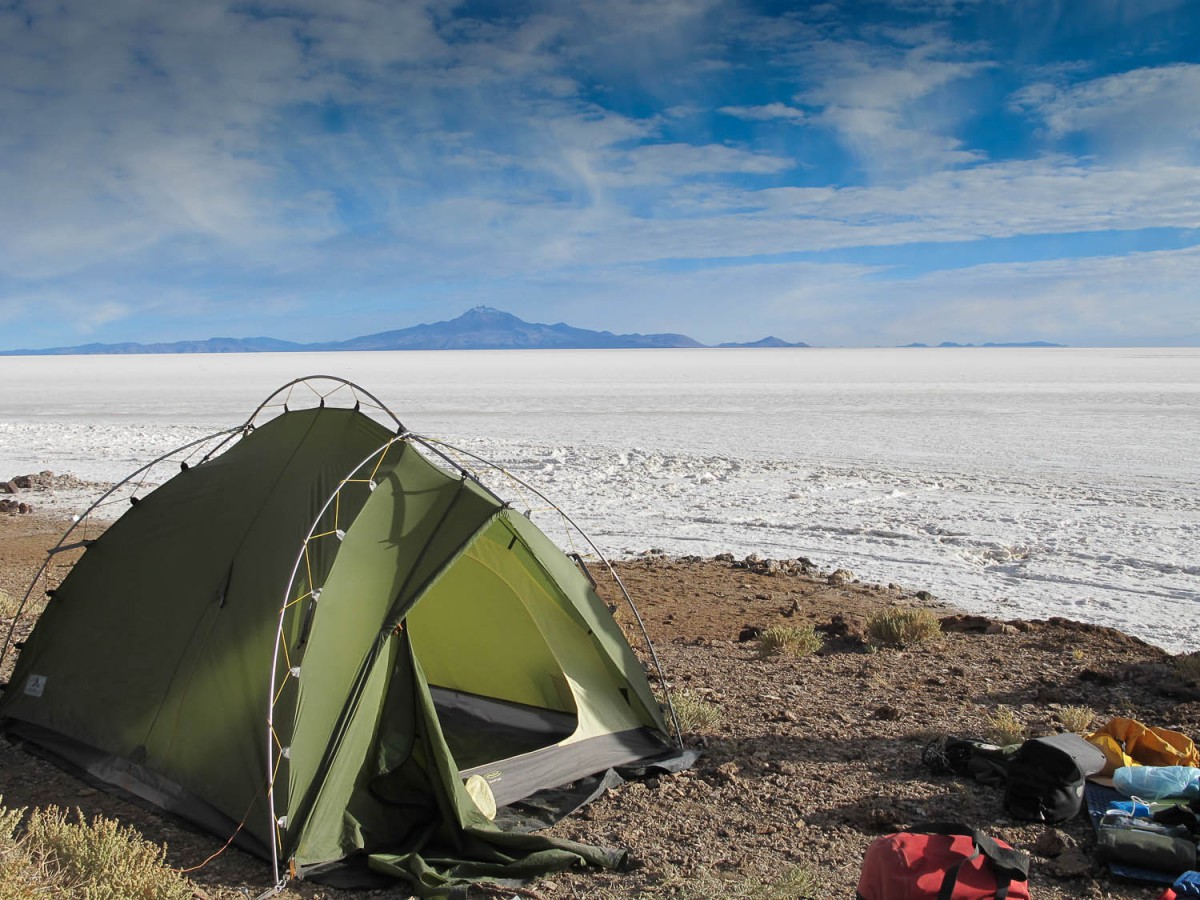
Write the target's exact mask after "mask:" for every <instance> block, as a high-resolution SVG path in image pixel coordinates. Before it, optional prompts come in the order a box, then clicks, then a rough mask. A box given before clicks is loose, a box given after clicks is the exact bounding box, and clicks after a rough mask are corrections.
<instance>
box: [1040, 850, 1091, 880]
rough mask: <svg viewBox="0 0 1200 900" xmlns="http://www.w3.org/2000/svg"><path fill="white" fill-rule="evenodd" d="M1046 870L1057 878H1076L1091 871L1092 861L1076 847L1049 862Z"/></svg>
mask: <svg viewBox="0 0 1200 900" xmlns="http://www.w3.org/2000/svg"><path fill="white" fill-rule="evenodd" d="M1046 869H1047V870H1048V871H1049V872H1050V874H1051V875H1054V876H1057V877H1058V878H1078V877H1079V876H1081V875H1088V874H1090V873H1091V871H1092V861H1091V860H1090V859H1088V857H1087V855H1086V854H1085V853H1084V852H1083V851H1082V850H1080V849H1079V848H1078V847H1072V848H1071V849H1069V850H1066V851H1065V852H1064V853H1063V854H1062V856H1058V857H1055V858H1054V859H1052V860H1050V862H1049V864H1048V865H1047V866H1046Z"/></svg>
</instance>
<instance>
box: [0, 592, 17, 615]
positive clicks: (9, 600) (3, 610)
mask: <svg viewBox="0 0 1200 900" xmlns="http://www.w3.org/2000/svg"><path fill="white" fill-rule="evenodd" d="M20 605H21V602H20V601H19V600H17V598H16V597H14V596H13V595H12V594H6V593H5V592H4V591H0V619H11V618H12V617H13V616H15V615H16V614H17V607H19V606H20Z"/></svg>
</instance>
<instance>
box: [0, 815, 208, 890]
mask: <svg viewBox="0 0 1200 900" xmlns="http://www.w3.org/2000/svg"><path fill="white" fill-rule="evenodd" d="M23 814H24V810H21V809H18V810H10V809H6V808H4V807H3V806H0V897H4V898H5V900H27V898H28V900H33V898H37V897H51V898H61V900H66V898H74V897H82V898H87V900H191V898H192V896H193V890H192V886H191V884H190V883H189V882H188V881H187V879H186V878H184V877H183V876H182V875H180V874H179V873H178V872H176V871H175V870H174V869H172V868H170V867H169V866H167V865H166V864H165V862H164V858H165V855H166V849H165V848H164V847H160V846H157V845H154V844H151V843H148V842H147V841H145V840H143V839H142V836H141V835H140V834H138V832H136V831H135V830H134V829H132V828H130V827H129V826H127V825H120V824H119V823H117V822H115V821H114V820H112V819H105V818H102V817H96V818H94V819H92V820H91V821H87V820H85V819H84V818H83V816H82V814H81V813H79V812H78V810H77V811H76V813H75V815H74V816H73V817H71V816H68V814H67V813H66V812H64V811H63V810H61V809H59V808H58V807H55V806H50V807H47V808H46V809H35V810H34V811H33V812H32V813H31V814H30V816H29V821H28V823H27V825H26V827H25V831H24V833H23V834H18V828H19V824H20V821H21V818H22V816H23Z"/></svg>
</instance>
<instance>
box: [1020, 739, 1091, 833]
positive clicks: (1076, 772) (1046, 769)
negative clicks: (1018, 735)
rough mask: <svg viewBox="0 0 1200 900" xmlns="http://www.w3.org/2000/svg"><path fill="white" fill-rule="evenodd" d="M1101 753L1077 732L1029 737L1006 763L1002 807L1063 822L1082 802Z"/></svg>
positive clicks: (1036, 819)
mask: <svg viewBox="0 0 1200 900" xmlns="http://www.w3.org/2000/svg"><path fill="white" fill-rule="evenodd" d="M1103 768H1104V754H1103V753H1102V752H1101V751H1100V750H1099V749H1098V748H1096V747H1095V746H1094V745H1092V744H1089V743H1088V742H1087V741H1085V740H1084V739H1083V738H1081V737H1080V736H1079V735H1077V734H1056V735H1052V736H1050V737H1040V738H1032V739H1031V740H1028V741H1026V742H1025V743H1023V744H1022V745H1021V746H1020V748H1019V749H1018V750H1017V752H1016V753H1015V754H1013V757H1012V761H1011V762H1010V763H1009V765H1008V782H1007V784H1006V785H1005V787H1004V807H1005V809H1007V810H1008V811H1009V812H1010V813H1011V814H1012V815H1013V816H1015V817H1016V818H1018V819H1028V820H1030V821H1033V822H1065V821H1066V820H1067V819H1070V818H1071V817H1072V816H1074V815H1075V814H1076V813H1078V812H1079V808H1080V807H1081V806H1082V805H1083V788H1084V782H1085V781H1086V780H1087V777H1088V776H1089V775H1094V774H1095V773H1096V772H1099V771H1100V770H1101V769H1103Z"/></svg>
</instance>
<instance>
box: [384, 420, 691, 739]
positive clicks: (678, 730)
mask: <svg viewBox="0 0 1200 900" xmlns="http://www.w3.org/2000/svg"><path fill="white" fill-rule="evenodd" d="M401 437H402V438H409V439H411V440H413V441H415V442H417V443H419V444H420V445H421V446H423V447H425V448H426V449H428V450H429V451H430V452H431V453H436V454H437V455H438V457H439V458H441V459H443V460H445V461H446V463H448V464H449V465H451V466H453V467H454V468H455V469H456V470H457V471H459V472H461V473H463V474H464V475H466V476H467V477H469V478H470V479H471V480H472V481H474V482H475V483H476V484H478V485H479V486H480V487H481V488H483V489H484V490H485V491H487V492H488V493H489V494H491V495H492V496H493V497H495V498H496V499H497V500H498V501H500V502H501V503H504V502H505V501H504V500H503V499H501V498H500V497H499V496H498V495H497V494H496V492H495V491H493V490H492V489H491V488H489V487H488V486H487V485H486V484H484V483H483V482H482V481H480V480H479V479H478V478H477V477H476V476H475V475H474V474H473V473H471V472H469V471H468V470H466V469H465V468H463V467H462V466H461V465H460V464H459V463H457V462H456V461H455V460H454V459H452V458H451V457H450V456H449V455H448V454H447V453H444V452H443V451H442V450H440V449H438V446H435V445H439V446H441V447H446V448H447V449H449V450H451V451H453V452H454V453H461V454H462V455H463V456H468V457H470V458H471V459H473V460H475V461H476V462H480V463H483V464H484V465H485V466H490V467H491V468H493V469H495V470H496V471H497V472H500V473H501V474H503V475H504V476H505V477H507V478H510V479H512V480H513V481H514V482H515V483H517V484H519V485H520V486H521V487H523V488H525V489H526V490H527V491H529V492H531V493H532V494H533V495H534V496H535V497H537V498H538V499H539V500H542V501H543V502H544V503H546V505H547V506H549V507H550V508H551V509H553V510H554V511H555V512H557V513H558V514H559V515H560V516H562V517H563V519H564V521H566V522H567V524H568V525H570V526H571V527H572V528H574V529H575V532H576V533H577V534H578V535H579V536H580V537H582V538H583V540H584V541H586V542H587V545H588V546H589V547H590V548H591V549H592V552H593V553H595V554H596V556H597V557H598V558H599V559H600V562H601V563H603V564H604V567H605V568H606V569H607V570H608V574H609V575H610V576H612V579H613V581H615V582H616V583H617V587H618V588H620V590H621V596H623V597H624V598H625V602H626V603H627V604H628V606H629V609H630V611H632V612H633V617H634V619H635V620H636V621H637V624H638V629H639V630H640V631H641V632H642V639H643V640H644V641H645V643H646V649H647V650H649V651H650V658H651V659H652V660H653V661H654V668H655V670H657V672H658V677H659V681H660V683H661V684H662V687H663V696H664V697H666V699H667V709H668V711H669V712H670V713H671V724H672V725H673V726H674V728H675V741H676V743H677V744H678V745H679V747H680V748H682V747H683V728H682V727H681V726H680V724H679V716H678V714H677V713H676V712H675V704H674V702H673V701H672V700H671V692H670V691H669V690H668V689H667V675H666V672H665V671H664V670H663V666H662V663H661V662H660V661H659V658H658V651H656V650H655V649H654V642H653V641H651V640H650V634H649V632H648V631H646V623H645V622H644V621H643V620H642V614H641V612H640V611H639V610H638V608H637V604H635V603H634V602H633V597H632V596H630V594H629V591H628V590H627V589H626V587H625V582H623V581H622V580H621V576H620V575H618V574H617V571H616V569H614V568H613V565H612V563H610V562H609V561H608V558H607V557H606V556H605V555H604V554H603V553H601V552H600V548H599V547H597V546H596V544H595V542H594V541H593V540H592V539H591V537H589V536H588V533H587V532H586V531H584V530H583V529H582V528H580V527H579V526H578V525H577V524H576V523H575V520H574V519H572V518H571V517H570V516H569V515H567V513H566V512H564V511H563V510H562V508H561V507H559V506H558V505H557V504H556V503H555V502H554V501H553V500H551V499H550V498H549V497H547V496H546V495H545V494H543V493H542V492H541V491H539V490H538V489H537V488H535V487H534V486H533V485H531V484H529V483H528V482H527V481H524V480H523V479H521V478H519V477H518V476H516V475H514V474H513V473H512V472H510V471H508V470H507V469H505V468H503V467H502V466H500V465H497V464H496V463H494V462H492V461H491V460H490V459H488V458H486V457H484V456H480V455H479V454H477V453H472V452H471V451H470V450H463V449H462V448H461V447H456V446H454V445H453V444H450V443H448V442H446V441H439V440H437V439H436V438H430V437H425V436H423V435H419V434H415V433H413V432H405V433H404V434H402V435H401ZM506 505H507V504H506Z"/></svg>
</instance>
